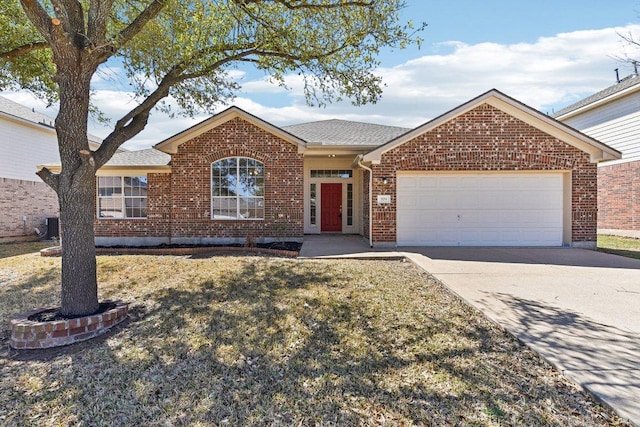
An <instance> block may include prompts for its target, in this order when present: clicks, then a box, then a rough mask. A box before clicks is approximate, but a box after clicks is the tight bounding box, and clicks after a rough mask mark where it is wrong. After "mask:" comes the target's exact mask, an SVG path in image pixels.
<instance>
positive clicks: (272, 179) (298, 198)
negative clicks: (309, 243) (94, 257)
mask: <svg viewBox="0 0 640 427" xmlns="http://www.w3.org/2000/svg"><path fill="white" fill-rule="evenodd" d="M234 156H241V157H249V158H253V159H256V160H259V161H261V162H263V163H264V175H265V188H264V194H265V211H264V215H265V218H264V219H263V220H239V221H233V220H212V219H211V163H213V162H215V161H217V160H220V159H223V158H226V157H234ZM148 188H149V193H148V197H149V198H148V203H149V206H148V213H147V218H146V219H136V220H121V219H120V220H114V219H109V220H96V226H95V229H96V236H99V237H170V238H171V239H175V240H177V241H181V239H182V240H189V239H237V240H240V241H243V240H245V239H247V238H249V239H252V240H254V241H259V240H260V239H262V238H267V239H281V238H282V239H286V238H301V237H302V236H303V224H304V219H303V213H304V202H303V188H304V187H303V156H302V154H299V153H298V147H297V146H296V145H295V144H292V143H290V142H287V141H284V140H282V139H280V138H279V137H277V136H275V135H273V134H271V133H269V132H267V131H264V130H262V129H261V128H259V127H257V126H255V125H253V124H251V123H249V122H247V121H245V120H242V119H240V118H235V119H232V120H229V121H228V122H226V123H224V124H221V125H220V126H217V127H216V128H214V129H211V130H209V131H207V132H205V133H203V134H201V135H198V136H196V137H194V138H193V139H191V140H189V141H187V142H185V143H183V144H181V145H180V146H179V148H178V152H177V153H176V154H174V155H173V156H172V160H171V173H170V174H149V176H148Z"/></svg>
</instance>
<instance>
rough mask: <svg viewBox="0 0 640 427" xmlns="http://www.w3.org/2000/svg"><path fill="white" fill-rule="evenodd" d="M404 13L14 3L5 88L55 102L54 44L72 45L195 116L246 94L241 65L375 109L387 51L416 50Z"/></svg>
mask: <svg viewBox="0 0 640 427" xmlns="http://www.w3.org/2000/svg"><path fill="white" fill-rule="evenodd" d="M20 3H22V4H23V5H25V9H23V7H21V4H20ZM34 3H35V6H36V7H38V6H39V8H40V9H42V10H43V11H45V12H46V14H47V15H48V17H49V18H57V19H60V21H61V23H62V24H61V27H62V29H63V31H64V32H65V37H64V38H58V39H56V38H53V37H52V36H51V35H50V34H47V32H43V31H42V29H41V28H40V29H39V30H38V29H37V26H36V25H34V24H33V22H32V21H34V19H33V17H32V14H26V13H25V10H26V9H28V8H29V7H30V5H29V4H34ZM403 6H404V5H403V2H402V1H399V0H384V1H383V0H369V1H348V0H306V1H296V0H290V1H284V0H279V1H278V0H270V1H269V0H265V1H259V0H253V1H252V0H227V1H222V0H218V1H214V0H205V1H194V0H191V1H184V0H155V1H151V0H144V1H143V0H94V1H89V0H84V1H77V0H50V1H45V0H41V1H35V0H31V1H27V0H23V1H19V0H5V1H4V2H3V4H2V6H0V16H1V17H2V18H3V20H4V22H5V23H8V29H6V30H4V31H3V32H2V33H1V34H0V58H1V59H0V74H1V75H2V77H0V89H5V88H17V87H23V88H27V89H29V90H32V91H33V92H35V93H36V94H37V95H39V96H46V97H48V99H49V100H50V101H53V100H55V99H56V98H57V96H58V94H57V86H56V83H55V73H56V64H57V65H58V67H59V66H60V64H59V63H58V61H56V54H57V50H56V48H55V46H53V45H55V44H56V43H60V41H62V40H63V41H66V42H69V43H73V44H75V45H76V46H77V47H78V48H79V49H82V50H84V53H85V60H86V61H88V62H91V61H93V62H94V63H97V64H94V65H96V67H97V66H98V65H99V64H103V63H104V62H106V61H107V60H108V59H109V58H111V57H116V58H119V59H120V61H121V62H122V64H124V68H125V70H126V74H127V77H128V79H129V81H130V83H131V84H132V88H133V90H134V91H135V93H136V94H137V95H139V96H140V100H142V99H144V98H145V97H149V96H150V95H153V94H154V92H156V91H158V89H162V90H161V91H160V92H162V93H161V94H163V95H164V94H165V93H167V94H169V95H172V97H173V98H175V99H176V100H177V102H178V104H179V105H180V107H182V108H183V109H184V111H185V112H186V113H187V114H192V113H194V112H195V111H194V110H195V109H197V108H199V107H203V108H205V109H207V110H210V109H211V108H212V107H214V106H215V105H216V103H217V102H218V101H220V100H224V99H226V98H228V97H229V96H232V94H233V92H234V91H235V90H237V89H238V87H237V85H236V82H235V81H234V80H233V79H232V78H230V76H229V75H228V71H229V70H231V69H233V68H234V67H237V66H238V65H239V64H241V63H251V64H253V65H254V66H255V67H256V68H257V69H260V70H264V71H265V73H266V74H268V75H269V76H270V77H271V79H273V80H275V81H277V82H279V83H280V84H284V77H285V76H286V75H287V74H289V73H292V72H293V73H298V74H299V75H300V76H302V78H303V79H304V82H305V85H304V88H305V94H306V96H307V100H308V102H309V103H311V104H313V103H320V104H322V103H325V102H329V101H331V100H335V99H340V98H341V97H345V96H346V97H349V98H351V99H352V100H353V102H354V103H355V104H363V103H367V102H375V101H376V100H377V99H378V98H379V96H380V94H381V88H380V79H379V78H378V77H376V76H374V75H373V74H372V71H373V70H374V69H375V67H376V66H377V65H378V62H377V60H376V55H377V54H378V52H379V51H380V49H381V48H383V47H386V46H393V47H400V48H401V47H404V46H406V45H407V44H409V43H414V42H417V39H416V38H415V37H414V34H415V33H412V32H411V31H412V29H411V26H410V24H405V25H401V24H398V13H399V10H400V9H401V8H402V7H403ZM45 24H48V27H53V29H55V26H52V25H50V24H49V23H45ZM5 28H7V27H5ZM53 29H52V30H51V31H53ZM52 47H53V49H52ZM58 71H60V70H58ZM156 98H158V99H156ZM162 98H164V96H162V97H155V96H153V101H154V102H152V103H153V104H154V105H155V104H157V103H158V102H160V101H161V100H162ZM130 118H131V117H130Z"/></svg>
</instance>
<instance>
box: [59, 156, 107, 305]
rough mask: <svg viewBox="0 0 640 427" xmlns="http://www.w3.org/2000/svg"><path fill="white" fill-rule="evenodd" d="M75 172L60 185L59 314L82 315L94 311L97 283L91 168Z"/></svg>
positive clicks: (92, 173) (93, 189) (96, 301)
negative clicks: (60, 253) (60, 299)
mask: <svg viewBox="0 0 640 427" xmlns="http://www.w3.org/2000/svg"><path fill="white" fill-rule="evenodd" d="M85 169H87V170H84V171H77V172H76V173H75V174H73V176H71V177H69V178H70V182H69V184H68V185H61V188H60V191H59V194H58V199H59V202H60V223H61V226H62V306H61V308H62V314H64V315H75V316H79V315H86V314H91V313H95V312H96V311H97V310H98V282H97V276H96V250H95V243H94V231H93V218H94V210H93V204H94V192H95V184H94V183H95V176H94V172H93V168H90V167H87V168H85Z"/></svg>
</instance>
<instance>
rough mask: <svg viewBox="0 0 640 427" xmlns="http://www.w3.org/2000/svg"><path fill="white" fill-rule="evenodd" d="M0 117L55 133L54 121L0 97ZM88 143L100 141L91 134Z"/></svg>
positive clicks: (88, 135)
mask: <svg viewBox="0 0 640 427" xmlns="http://www.w3.org/2000/svg"><path fill="white" fill-rule="evenodd" d="M0 115H4V116H6V117H9V118H13V119H15V120H18V121H21V122H23V123H25V122H26V123H28V124H30V125H35V126H38V127H44V128H46V129H49V130H52V131H53V132H55V127H54V126H55V119H53V118H51V117H49V116H47V115H45V114H42V113H38V112H37V111H36V110H35V108H29V107H26V106H24V105H22V104H19V103H17V102H15V101H12V100H10V99H8V98H5V97H4V96H0ZM87 137H88V139H89V141H90V142H92V143H95V144H100V143H102V139H101V138H99V137H97V136H95V135H91V134H87Z"/></svg>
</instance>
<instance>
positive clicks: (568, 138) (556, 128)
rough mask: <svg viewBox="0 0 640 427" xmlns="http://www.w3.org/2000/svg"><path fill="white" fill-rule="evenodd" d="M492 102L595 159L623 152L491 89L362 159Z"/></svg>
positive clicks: (372, 157) (372, 159)
mask: <svg viewBox="0 0 640 427" xmlns="http://www.w3.org/2000/svg"><path fill="white" fill-rule="evenodd" d="M482 104H489V105H491V106H493V107H495V108H497V109H499V110H501V111H504V112H505V113H507V114H510V115H511V116H513V117H515V118H517V119H519V120H522V121H523V122H525V123H527V124H529V125H531V126H533V127H535V128H536V129H539V130H541V131H543V132H545V133H547V134H549V135H552V136H554V137H556V138H558V139H560V140H562V141H564V142H566V143H568V144H570V145H572V146H574V147H576V148H578V149H579V150H582V151H584V152H586V153H589V154H590V155H591V161H592V162H598V161H601V160H612V159H619V158H620V157H621V153H620V152H619V151H617V150H615V149H613V148H611V147H609V146H608V145H606V144H603V143H601V142H600V141H597V140H595V139H593V138H591V137H590V136H587V135H585V134H583V133H582V132H579V131H577V130H575V129H573V128H572V127H570V126H567V125H565V124H563V123H561V122H559V121H557V120H555V119H553V118H551V117H549V116H547V115H546V114H543V113H541V112H539V111H538V110H536V109H534V108H531V107H529V106H528V105H526V104H523V103H521V102H520V101H517V100H515V99H513V98H511V97H509V96H507V95H505V94H504V93H502V92H500V91H499V90H497V89H491V90H490V91H488V92H485V93H483V94H482V95H480V96H478V97H476V98H474V99H472V100H470V101H468V102H466V103H464V104H462V105H460V106H458V107H456V108H454V109H453V110H451V111H449V112H447V113H445V114H443V115H441V116H439V117H436V118H435V119H433V120H431V121H429V122H427V123H425V124H423V125H421V126H418V127H417V128H415V129H413V130H411V131H409V132H407V133H405V134H403V135H400V136H399V137H397V138H395V139H393V140H391V141H389V142H387V143H386V144H384V145H381V146H380V147H378V148H376V149H374V150H372V151H370V152H368V153H366V154H364V155H363V156H362V161H364V162H371V163H374V164H376V163H378V162H380V159H381V157H382V155H383V154H384V153H386V152H387V151H390V150H393V149H394V148H396V147H398V146H400V145H402V144H405V143H406V142H409V141H411V140H412V139H414V138H416V137H417V136H419V135H422V134H423V133H426V132H429V131H430V130H432V129H434V128H436V127H438V126H440V125H442V124H444V123H446V122H448V121H449V120H451V119H453V118H455V117H457V116H460V115H462V114H464V113H466V112H468V111H470V110H473V109H474V108H476V107H478V106H480V105H482Z"/></svg>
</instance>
